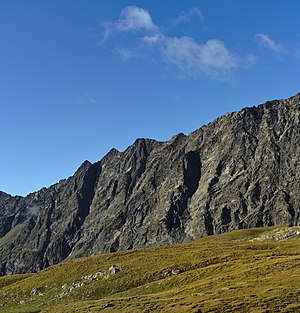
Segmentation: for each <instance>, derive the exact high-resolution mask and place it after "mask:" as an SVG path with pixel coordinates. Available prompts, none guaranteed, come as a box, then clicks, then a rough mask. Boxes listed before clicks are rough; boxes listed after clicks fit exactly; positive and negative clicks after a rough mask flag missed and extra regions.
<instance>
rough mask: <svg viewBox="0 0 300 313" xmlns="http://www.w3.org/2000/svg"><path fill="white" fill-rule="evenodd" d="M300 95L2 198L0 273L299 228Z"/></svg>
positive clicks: (144, 144)
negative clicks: (262, 229) (230, 234)
mask: <svg viewBox="0 0 300 313" xmlns="http://www.w3.org/2000/svg"><path fill="white" fill-rule="evenodd" d="M299 142H300V95H297V96H295V97H292V98H290V99H287V100H281V101H277V100H276V101H269V102H267V103H266V104H264V105H260V106H258V107H252V108H245V109H243V110H241V111H240V112H235V113H230V114H226V115H225V116H223V117H220V118H218V119H216V120H215V121H213V122H212V123H209V124H208V125H206V126H204V127H202V128H200V129H198V130H196V131H194V132H193V133H191V134H190V135H188V136H185V135H183V134H179V135H177V136H174V137H173V138H172V139H171V140H170V141H167V142H157V141H155V140H150V139H138V140H136V141H135V143H134V144H133V145H131V146H130V147H129V148H128V149H127V150H125V151H124V152H119V151H117V150H115V149H113V150H111V151H110V152H109V153H108V154H107V155H106V156H105V157H104V158H103V159H102V160H101V161H99V162H97V163H95V164H91V163H90V162H88V161H86V162H84V163H83V164H82V166H80V168H79V169H78V170H77V172H76V173H75V174H74V175H73V176H72V177H70V178H68V179H66V180H62V181H60V182H59V183H57V184H55V185H53V186H51V187H49V188H43V189H41V190H40V191H38V192H35V193H31V194H29V195H28V196H27V197H19V196H16V197H12V196H10V195H8V194H6V193H3V192H0V275H7V274H14V273H24V272H33V271H38V270H40V269H43V268H45V267H47V266H50V265H52V264H55V263H58V262H60V261H62V260H64V259H65V258H67V257H68V258H74V257H78V256H88V255H94V254H97V253H102V252H112V251H118V250H126V249H135V248H139V247H145V246H156V245H167V244H173V243H181V242H186V241H189V240H192V239H195V238H199V237H203V236H207V235H211V234H218V233H222V232H225V231H229V230H233V229H238V228H249V227H259V226H271V225H286V226H293V225H299V224H300V205H299V203H300V193H299V189H300V145H299Z"/></svg>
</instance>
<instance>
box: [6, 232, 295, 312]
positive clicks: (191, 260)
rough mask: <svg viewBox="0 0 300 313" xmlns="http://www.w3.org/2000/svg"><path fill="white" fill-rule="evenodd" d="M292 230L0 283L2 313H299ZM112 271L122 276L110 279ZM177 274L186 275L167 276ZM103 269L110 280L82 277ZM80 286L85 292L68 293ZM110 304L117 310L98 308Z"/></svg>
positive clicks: (130, 254)
mask: <svg viewBox="0 0 300 313" xmlns="http://www.w3.org/2000/svg"><path fill="white" fill-rule="evenodd" d="M295 230H299V231H300V227H298V228H295V227H293V228H260V229H251V230H239V231H233V232H231V233H227V234H224V235H219V236H211V237H207V238H203V239H200V240H196V241H194V242H191V243H188V244H184V245H176V246H170V247H163V248H150V249H141V250H135V251H126V252H118V253H113V254H104V255H99V256H95V257H89V258H81V259H76V260H73V261H67V262H64V263H61V264H58V265H56V266H53V267H50V268H48V269H45V270H43V271H41V272H39V273H37V274H27V275H15V276H8V277H1V278H0V311H1V312H3V313H5V312H16V313H17V312H61V313H65V312H102V311H103V312H153V311H163V312H300V235H299V234H298V235H297V234H294V235H293V233H291V232H292V231H294V232H295ZM287 234H288V235H289V236H290V237H289V238H285V239H284V240H282V239H283V238H284V237H285V235H287ZM291 235H293V236H291ZM278 239H279V240H278ZM111 265H120V266H121V267H122V271H120V272H117V273H116V274H109V275H107V274H108V273H109V271H108V268H109V267H110V266H111ZM174 269H179V270H181V271H182V272H181V273H180V274H178V275H174V274H171V273H169V271H171V270H174ZM98 271H101V272H103V275H104V276H105V277H100V276H99V277H98V280H83V279H81V277H82V276H85V275H90V274H94V273H96V272H98ZM80 282H83V286H81V287H78V288H74V289H73V290H71V291H69V290H68V289H69V287H71V286H72V284H73V283H75V284H77V283H80ZM33 288H37V290H36V292H35V294H31V291H32V289H33ZM71 289H72V288H71ZM108 303H110V304H112V305H113V306H112V307H108V308H105V309H101V308H100V306H101V305H104V304H108Z"/></svg>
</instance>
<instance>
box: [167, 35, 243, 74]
mask: <svg viewBox="0 0 300 313" xmlns="http://www.w3.org/2000/svg"><path fill="white" fill-rule="evenodd" d="M164 56H165V58H166V61H167V62H168V63H172V64H174V65H175V66H176V67H177V68H178V69H179V70H180V71H181V72H182V73H186V74H189V73H193V74H194V73H197V72H202V73H205V74H207V75H208V76H210V77H213V78H219V79H224V80H227V79H229V78H230V74H231V72H232V70H234V69H235V68H236V67H237V66H238V63H239V61H238V58H237V57H236V56H234V55H233V54H232V53H231V52H230V51H229V50H228V49H227V48H226V46H225V44H224V43H223V42H222V41H220V40H217V39H212V40H208V41H207V42H206V43H204V44H202V45H201V44H198V43H196V42H195V41H194V40H193V39H192V38H190V37H181V38H172V37H166V38H165V45H164Z"/></svg>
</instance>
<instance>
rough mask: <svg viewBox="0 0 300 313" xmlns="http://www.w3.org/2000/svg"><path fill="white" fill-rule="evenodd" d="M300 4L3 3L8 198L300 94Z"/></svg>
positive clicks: (1, 130) (1, 70) (1, 181)
mask: <svg viewBox="0 0 300 313" xmlns="http://www.w3.org/2000/svg"><path fill="white" fill-rule="evenodd" d="M299 11H300V2H299V1H297V0H289V1H282V0H276V1H273V0H272V1H271V0H260V1H257V0H252V1H239V0H227V1H226V0H224V1H221V0H218V1H216V0H205V1H201V0H198V1H192V0H185V1H174V0H164V1H159V0H148V1H113V0H112V1H99V0H89V1H87V0H76V1H74V0H51V1H50V0H48V1H46V0H44V1H42V0H27V1H23V0H19V1H17V0H3V1H0V108H1V115H0V116H1V123H0V134H1V146H2V151H1V154H0V190H2V191H5V192H8V193H11V194H13V195H15V194H19V195H26V194H27V193H29V192H32V191H36V190H38V189H40V188H42V187H47V186H49V185H51V184H53V183H55V182H57V181H58V180H60V179H63V178H66V177H68V176H70V175H72V174H73V173H74V172H75V170H76V169H77V168H78V167H79V166H80V164H81V163H82V162H83V161H84V160H86V159H88V160H90V161H92V162H95V161H97V160H100V159H101V158H102V157H103V156H104V155H105V154H106V153H107V152H108V151H109V150H110V149H111V148H112V147H115V148H117V149H119V150H124V149H125V148H126V147H127V146H128V145H130V144H132V143H133V141H134V140H135V139H136V138H138V137H148V138H154V139H157V140H168V139H169V138H170V137H171V136H172V135H174V134H176V133H179V132H184V133H185V134H188V133H190V132H191V131H193V130H195V129H197V128H199V127H200V126H202V125H204V124H206V123H208V122H210V121H212V120H213V119H214V118H216V117H218V116H220V115H222V114H224V113H226V112H231V111H236V110H240V109H241V108H243V107H245V106H252V105H257V104H260V103H263V102H264V101H266V100H271V99H281V98H287V97H290V96H292V95H294V94H296V93H298V92H300V82H299V73H300V22H299Z"/></svg>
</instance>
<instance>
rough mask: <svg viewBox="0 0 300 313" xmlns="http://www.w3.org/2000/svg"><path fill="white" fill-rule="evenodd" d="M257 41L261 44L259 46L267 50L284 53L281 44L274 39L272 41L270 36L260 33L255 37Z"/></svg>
mask: <svg viewBox="0 0 300 313" xmlns="http://www.w3.org/2000/svg"><path fill="white" fill-rule="evenodd" d="M255 40H256V41H257V42H258V43H259V45H260V46H261V47H263V48H265V49H269V50H272V51H273V52H276V53H281V52H283V51H284V49H283V47H282V46H281V45H280V44H277V43H276V42H275V41H274V40H273V39H271V38H270V37H269V36H268V35H266V34H263V33H259V34H256V35H255Z"/></svg>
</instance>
